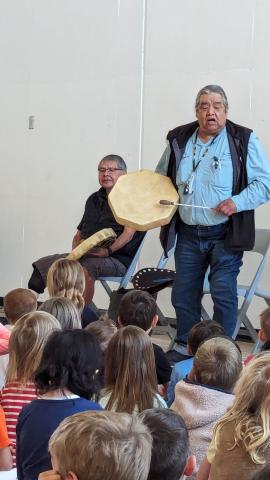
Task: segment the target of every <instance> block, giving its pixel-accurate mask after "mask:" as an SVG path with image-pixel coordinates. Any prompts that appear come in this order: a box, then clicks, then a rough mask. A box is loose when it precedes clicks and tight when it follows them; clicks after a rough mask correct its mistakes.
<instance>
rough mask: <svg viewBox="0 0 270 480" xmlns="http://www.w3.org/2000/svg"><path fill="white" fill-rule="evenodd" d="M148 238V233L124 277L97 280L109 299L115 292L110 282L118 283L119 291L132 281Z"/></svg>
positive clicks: (99, 278)
mask: <svg viewBox="0 0 270 480" xmlns="http://www.w3.org/2000/svg"><path fill="white" fill-rule="evenodd" d="M146 236H147V233H146V234H145V235H144V237H143V239H142V241H141V244H140V246H139V248H138V250H137V252H136V253H135V255H134V257H133V260H132V262H131V264H130V265H129V267H128V269H127V271H126V273H125V275H124V276H123V277H98V278H97V280H99V281H100V283H101V285H102V286H103V287H104V289H105V290H106V292H107V294H108V295H109V297H110V296H111V294H112V293H113V291H112V289H111V287H110V285H109V283H108V282H114V283H118V284H119V287H118V289H117V290H120V288H126V287H127V286H128V284H129V282H130V281H131V280H132V277H133V274H134V272H135V269H136V266H137V263H138V260H139V257H140V254H141V250H142V247H143V244H144V242H145V239H146Z"/></svg>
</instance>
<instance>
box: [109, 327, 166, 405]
mask: <svg viewBox="0 0 270 480" xmlns="http://www.w3.org/2000/svg"><path fill="white" fill-rule="evenodd" d="M105 387H106V389H107V390H108V391H109V392H110V393H111V396H110V400H109V402H108V404H107V406H106V408H107V410H110V409H111V408H114V409H115V410H116V411H119V412H128V413H132V412H133V410H134V409H135V408H136V407H137V408H138V410H139V411H142V410H145V409H146V408H151V407H152V406H153V397H154V395H155V393H156V391H157V375H156V366H155V356H154V350H153V345H152V342H151V339H150V337H149V336H148V335H147V334H146V333H145V332H144V331H143V330H142V329H141V328H139V327H135V326H131V325H130V326H128V327H124V328H120V330H118V331H117V333H115V335H114V336H113V337H112V339H111V340H110V342H109V345H108V348H107V350H106V354H105Z"/></svg>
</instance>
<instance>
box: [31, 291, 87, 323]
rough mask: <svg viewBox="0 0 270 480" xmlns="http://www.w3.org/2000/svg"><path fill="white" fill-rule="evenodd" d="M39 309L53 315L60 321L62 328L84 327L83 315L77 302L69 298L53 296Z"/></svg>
mask: <svg viewBox="0 0 270 480" xmlns="http://www.w3.org/2000/svg"><path fill="white" fill-rule="evenodd" d="M39 310H40V311H42V312H47V313H50V314H51V315H53V316H54V317H55V318H57V320H58V321H59V322H60V324H61V327H62V330H67V329H73V328H82V322H81V315H80V313H79V310H78V308H77V307H76V305H75V303H74V302H73V301H72V300H70V299H69V298H65V297H52V298H49V299H48V300H45V302H43V303H42V305H40V307H39Z"/></svg>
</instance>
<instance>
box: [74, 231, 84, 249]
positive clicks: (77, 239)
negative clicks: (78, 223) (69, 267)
mask: <svg viewBox="0 0 270 480" xmlns="http://www.w3.org/2000/svg"><path fill="white" fill-rule="evenodd" d="M81 240H82V237H81V232H80V231H79V230H77V232H76V233H75V235H74V237H73V240H72V250H73V249H74V248H76V247H77V246H78V245H79V243H80V242H81Z"/></svg>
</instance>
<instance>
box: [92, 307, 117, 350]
mask: <svg viewBox="0 0 270 480" xmlns="http://www.w3.org/2000/svg"><path fill="white" fill-rule="evenodd" d="M85 330H87V332H90V333H92V335H94V336H95V337H96V339H97V341H98V343H99V346H100V348H101V350H102V352H103V353H105V351H106V349H107V347H108V345H109V341H110V340H111V338H112V337H113V336H114V334H115V333H116V332H117V327H116V325H115V323H114V322H113V321H112V320H111V319H110V318H109V317H108V315H107V314H105V315H102V316H101V317H100V318H99V320H97V321H96V322H92V323H90V324H89V325H87V327H85Z"/></svg>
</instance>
